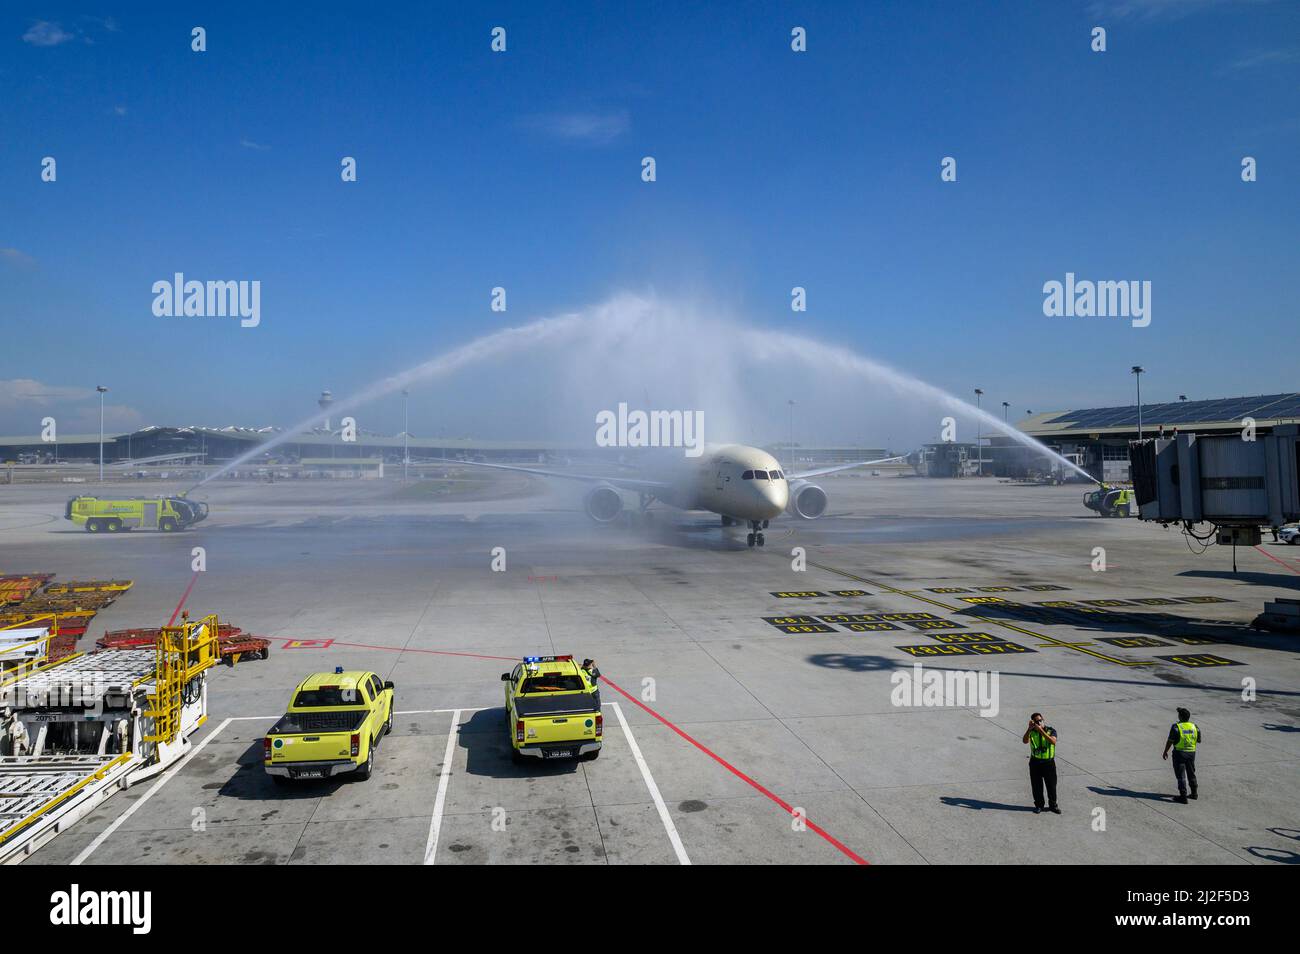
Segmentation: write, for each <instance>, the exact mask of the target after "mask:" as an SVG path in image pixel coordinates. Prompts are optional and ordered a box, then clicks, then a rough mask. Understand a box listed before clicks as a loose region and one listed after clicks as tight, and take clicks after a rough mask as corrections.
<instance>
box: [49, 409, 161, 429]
mask: <svg viewBox="0 0 1300 954" xmlns="http://www.w3.org/2000/svg"><path fill="white" fill-rule="evenodd" d="M142 423H144V415H143V414H141V413H140V412H139V411H137V410H136V409H135V408H133V407H131V406H130V405H127V404H105V405H104V430H106V431H136V430H139V429H140V425H141V424H142ZM59 426H60V428H62V427H67V428H69V429H71V431H72V433H77V432H84V433H87V434H93V433H94V432H95V431H97V430H99V406H98V405H95V406H93V407H87V408H82V409H81V410H79V411H74V412H73V413H71V414H69V415H67V417H66V419H65V418H64V417H63V416H60V417H59Z"/></svg>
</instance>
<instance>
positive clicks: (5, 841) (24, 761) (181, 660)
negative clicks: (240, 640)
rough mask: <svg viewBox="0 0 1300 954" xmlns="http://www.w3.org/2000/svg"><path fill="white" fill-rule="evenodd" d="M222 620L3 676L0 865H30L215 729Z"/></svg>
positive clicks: (190, 625) (0, 691)
mask: <svg viewBox="0 0 1300 954" xmlns="http://www.w3.org/2000/svg"><path fill="white" fill-rule="evenodd" d="M217 632H218V623H217V618H216V616H208V617H206V618H204V619H202V620H199V621H197V622H191V621H189V620H188V619H186V620H184V621H183V622H182V623H181V625H179V626H165V627H163V628H162V629H161V630H160V631H159V634H158V639H157V642H156V644H155V646H154V647H153V648H151V649H127V650H104V651H101V652H95V653H89V654H84V655H77V656H71V657H68V658H67V659H64V660H62V661H60V662H57V663H54V664H52V665H47V666H43V667H40V668H38V669H35V670H32V671H29V672H24V673H21V674H19V675H11V676H9V677H2V676H0V863H11V862H17V861H21V860H22V859H23V858H25V857H27V856H28V855H30V854H31V853H32V852H33V851H35V850H36V849H37V848H39V847H40V846H41V845H43V844H45V843H46V842H48V841H49V840H50V839H51V838H53V837H54V836H55V835H57V834H58V833H59V832H60V831H63V830H65V829H66V828H67V827H68V826H69V825H71V824H74V823H75V822H76V821H77V820H78V819H80V818H82V817H84V816H85V815H86V814H87V813H88V812H90V811H92V810H93V809H94V808H96V807H97V806H98V805H99V804H101V803H102V802H103V801H104V800H105V799H107V798H108V797H110V796H111V795H112V794H113V793H114V792H117V791H119V790H121V789H124V788H127V787H128V786H130V785H132V784H135V783H137V782H140V781H142V780H144V779H145V778H148V777H150V776H152V775H154V774H157V773H158V772H160V771H162V770H163V769H165V768H167V766H169V765H171V764H173V763H174V762H175V761H176V760H177V759H178V758H180V757H181V756H182V755H183V754H184V753H185V751H186V750H187V749H188V748H189V737H190V736H191V735H192V734H193V733H194V732H195V731H196V730H197V729H198V728H199V727H201V726H202V725H203V724H204V723H205V722H206V721H207V700H208V695H207V679H206V677H205V675H204V674H205V672H206V671H207V670H208V669H210V668H211V667H212V666H213V665H215V664H216V662H217V661H218V660H219V659H220V652H219V648H218V644H217Z"/></svg>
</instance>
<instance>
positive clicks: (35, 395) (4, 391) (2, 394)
mask: <svg viewBox="0 0 1300 954" xmlns="http://www.w3.org/2000/svg"><path fill="white" fill-rule="evenodd" d="M94 393H95V389H94V388H79V387H71V386H66V385H57V384H44V383H42V382H40V381H35V380H33V379H32V378H10V379H9V380H7V381H6V380H2V379H0V410H12V409H14V408H19V407H49V406H50V405H51V404H54V403H55V402H60V401H83V400H85V399H86V398H88V397H90V396H91V395H92V394H94ZM95 413H96V414H98V413H99V408H95Z"/></svg>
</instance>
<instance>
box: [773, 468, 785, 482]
mask: <svg viewBox="0 0 1300 954" xmlns="http://www.w3.org/2000/svg"><path fill="white" fill-rule="evenodd" d="M772 479H773V480H785V474H783V473H781V472H780V471H779V470H774V471H772Z"/></svg>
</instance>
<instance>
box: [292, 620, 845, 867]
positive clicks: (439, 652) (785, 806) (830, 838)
mask: <svg viewBox="0 0 1300 954" xmlns="http://www.w3.org/2000/svg"><path fill="white" fill-rule="evenodd" d="M286 638H288V637H286ZM334 645H335V646H347V647H349V648H352V649H378V650H383V651H385V652H394V653H426V654H428V655H431V656H464V657H467V658H470V659H503V660H506V661H507V662H515V661H517V660H518V659H519V657H518V656H491V655H488V654H486V653H461V652H453V651H451V650H446V649H408V648H403V647H401V646H374V645H371V644H370V643H344V642H339V641H338V640H335V641H334ZM600 681H601V682H603V683H606V684H607V685H608V686H609V687H610V688H611V689H613V690H614V691H615V692H617V693H619V694H620V695H622V696H623V697H624V698H626V699H627V700H628V701H629V702H631V703H633V704H635V705H637V706H639V707H640V708H642V709H644V710H645V711H646V712H647V713H649V714H650V715H651V716H653V717H654V718H655V719H657V720H658V721H660V722H662V723H663V724H664V725H665V726H667V727H668V728H669V729H671V730H672V731H673V732H675V733H676V734H677V735H678V736H680V737H681V738H682V739H684V740H685V741H687V742H689V743H690V744H691V745H693V746H694V747H695V748H697V749H699V750H700V751H701V752H703V753H704V754H705V755H707V756H708V757H709V758H711V759H713V761H715V762H717V763H718V764H719V765H721V766H722V767H723V768H725V769H726V770H727V771H728V772H730V773H731V774H732V775H734V776H736V778H738V779H740V780H741V781H742V782H744V783H745V784H746V785H748V786H750V787H751V788H753V789H754V790H755V791H757V792H759V793H760V794H762V795H764V796H766V797H767V798H768V799H770V800H771V801H773V802H775V803H776V804H777V805H779V806H781V809H782V810H783V811H784V812H786V813H787V814H789V815H794V814H795V810H794V806H793V805H791V804H790V803H789V802H787V801H786V800H785V799H783V798H781V796H779V795H777V794H776V793H775V792H773V791H771V790H770V789H768V788H766V787H764V786H763V785H762V784H760V783H759V782H757V781H756V780H754V779H753V778H751V777H750V776H748V775H746V774H745V773H744V772H742V771H741V770H740V769H738V768H736V767H735V766H734V765H732V764H731V763H730V762H728V761H727V760H726V759H724V758H723V757H722V756H720V755H718V754H717V753H716V752H714V751H713V750H712V749H710V748H709V747H708V746H706V745H704V744H703V743H702V742H700V741H698V740H697V739H695V738H694V737H693V736H691V735H690V734H689V733H687V732H686V731H685V730H683V729H681V728H679V727H678V726H676V725H674V724H673V723H672V722H669V721H668V720H667V719H665V718H664V717H663V716H661V715H660V714H659V713H658V712H656V711H655V710H654V709H651V708H650V707H649V706H648V705H646V704H645V703H644V702H642V701H641V700H640V699H637V698H636V697H634V696H632V695H630V694H629V693H628V692H627V690H625V689H624V688H623V687H622V686H620V685H619V684H618V683H616V682H613V681H612V680H611V679H610V678H609V677H608V676H604V675H602V676H601V677H600ZM804 824H805V825H807V826H808V829H809V830H810V831H813V832H816V833H817V834H818V835H820V836H821V837H822V838H824V839H825V840H826V841H827V842H828V843H830V844H831V845H832V846H833V847H834V848H835V849H836V850H838V851H839V852H841V853H842V854H844V855H845V856H846V857H848V858H849V859H850V860H851V861H853V862H854V863H855V864H859V865H865V864H869V863H870V862H868V861H867V859H865V858H863V857H862V856H861V855H859V854H858V853H857V852H856V851H854V850H853V849H852V848H850V847H849V846H848V845H846V844H844V842H842V841H840V840H839V839H838V838H836V837H835V836H834V835H832V834H831V833H830V832H828V831H827V830H826V829H824V828H822V827H821V826H820V825H818V824H817V823H816V822H814V821H813V820H812V819H810V818H808V817H806V816H805V818H804Z"/></svg>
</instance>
